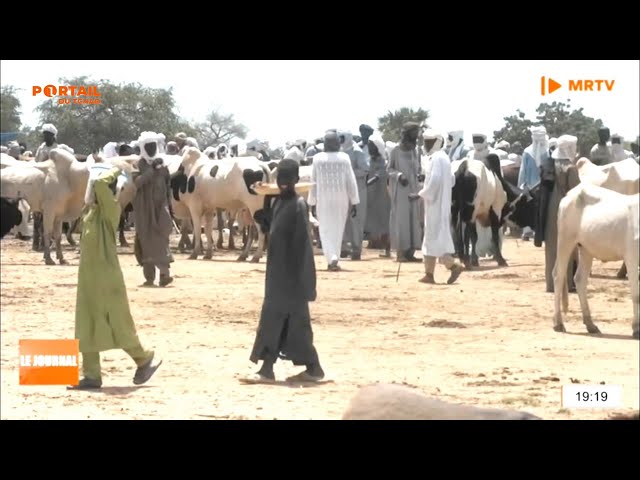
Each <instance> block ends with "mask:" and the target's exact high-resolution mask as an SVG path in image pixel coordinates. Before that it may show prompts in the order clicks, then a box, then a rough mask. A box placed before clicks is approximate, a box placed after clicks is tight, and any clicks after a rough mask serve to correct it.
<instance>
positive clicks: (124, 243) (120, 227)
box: [118, 213, 129, 247]
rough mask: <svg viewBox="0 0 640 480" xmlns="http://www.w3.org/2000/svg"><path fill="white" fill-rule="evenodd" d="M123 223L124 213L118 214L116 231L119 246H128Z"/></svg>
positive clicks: (124, 220) (124, 221)
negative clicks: (118, 220) (117, 232)
mask: <svg viewBox="0 0 640 480" xmlns="http://www.w3.org/2000/svg"><path fill="white" fill-rule="evenodd" d="M125 223H126V219H125V214H124V213H121V214H120V223H119V224H118V231H119V239H118V240H119V242H120V246H121V247H128V246H129V243H128V242H127V239H126V238H125V236H124V227H125Z"/></svg>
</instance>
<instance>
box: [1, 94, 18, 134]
mask: <svg viewBox="0 0 640 480" xmlns="http://www.w3.org/2000/svg"><path fill="white" fill-rule="evenodd" d="M15 94H16V89H15V88H14V87H12V86H11V85H4V86H2V88H1V89H0V131H2V132H18V131H19V130H20V125H22V122H21V121H20V113H21V112H20V107H21V105H20V100H18V97H16V95H15Z"/></svg>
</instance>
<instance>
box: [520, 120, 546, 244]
mask: <svg viewBox="0 0 640 480" xmlns="http://www.w3.org/2000/svg"><path fill="white" fill-rule="evenodd" d="M548 158H549V137H547V129H546V128H545V127H543V126H540V127H531V145H529V146H528V147H527V148H525V149H524V153H523V154H522V164H521V165H520V172H519V174H518V187H519V188H525V187H528V188H533V187H534V186H535V185H537V184H538V183H539V182H540V167H541V165H542V163H543V162H546V161H547V159H548ZM532 238H533V230H531V228H530V227H524V228H523V230H522V240H524V241H527V242H528V241H529V240H531V239H532Z"/></svg>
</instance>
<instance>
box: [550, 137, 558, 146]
mask: <svg viewBox="0 0 640 480" xmlns="http://www.w3.org/2000/svg"><path fill="white" fill-rule="evenodd" d="M557 146H558V139H557V138H556V137H551V138H550V139H549V148H552V147H557Z"/></svg>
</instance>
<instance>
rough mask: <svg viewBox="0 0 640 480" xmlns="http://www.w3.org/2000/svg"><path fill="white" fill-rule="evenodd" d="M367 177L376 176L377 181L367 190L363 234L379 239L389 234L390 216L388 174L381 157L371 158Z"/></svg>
mask: <svg viewBox="0 0 640 480" xmlns="http://www.w3.org/2000/svg"><path fill="white" fill-rule="evenodd" d="M369 172H370V174H369V176H370V177H373V176H374V175H377V176H378V177H380V178H379V180H378V181H377V182H376V183H374V184H373V185H371V186H370V187H368V188H367V223H366V226H365V232H367V233H368V234H369V238H379V237H380V236H382V235H388V234H389V216H390V214H391V198H390V197H389V187H388V185H387V182H388V180H389V174H388V173H387V165H386V163H385V160H384V157H383V156H382V155H377V156H376V157H371V159H370V161H369Z"/></svg>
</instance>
